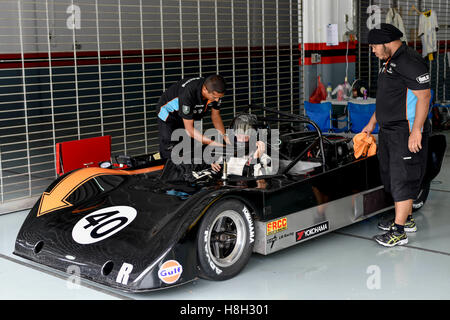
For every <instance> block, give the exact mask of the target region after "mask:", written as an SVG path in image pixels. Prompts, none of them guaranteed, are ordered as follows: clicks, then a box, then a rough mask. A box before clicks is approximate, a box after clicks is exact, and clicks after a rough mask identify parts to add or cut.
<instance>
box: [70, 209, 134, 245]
mask: <svg viewBox="0 0 450 320" xmlns="http://www.w3.org/2000/svg"><path fill="white" fill-rule="evenodd" d="M136 215H137V211H136V209H134V208H132V207H128V206H116V207H108V208H103V209H100V210H97V211H94V212H92V213H91V214H88V215H87V216H85V217H83V218H82V219H81V220H80V221H78V222H77V224H75V226H74V227H73V229H72V238H73V240H75V241H76V242H78V243H80V244H91V243H95V242H98V241H101V240H103V239H106V238H109V237H110V236H112V235H113V234H115V233H117V232H119V231H120V230H122V229H123V228H125V227H126V226H127V225H129V224H130V223H131V222H132V221H133V220H134V218H136Z"/></svg>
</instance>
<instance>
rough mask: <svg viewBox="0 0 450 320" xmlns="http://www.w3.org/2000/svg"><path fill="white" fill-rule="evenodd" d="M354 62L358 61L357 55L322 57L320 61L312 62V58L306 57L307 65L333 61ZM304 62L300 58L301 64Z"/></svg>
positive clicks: (331, 62)
mask: <svg viewBox="0 0 450 320" xmlns="http://www.w3.org/2000/svg"><path fill="white" fill-rule="evenodd" d="M346 62H348V63H354V62H356V56H348V57H347V59H346V57H345V56H336V57H322V58H321V61H320V63H312V62H311V58H305V64H304V65H305V66H312V65H317V64H333V63H346ZM301 64H302V60H301V58H300V59H299V65H301Z"/></svg>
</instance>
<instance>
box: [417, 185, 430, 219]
mask: <svg viewBox="0 0 450 320" xmlns="http://www.w3.org/2000/svg"><path fill="white" fill-rule="evenodd" d="M429 193H430V184H429V183H427V184H426V185H424V186H423V187H422V189H420V191H419V195H418V196H417V199H416V200H414V201H413V212H415V211H417V210H419V209H420V208H422V207H423V205H424V204H425V202H426V201H427V198H428V194H429Z"/></svg>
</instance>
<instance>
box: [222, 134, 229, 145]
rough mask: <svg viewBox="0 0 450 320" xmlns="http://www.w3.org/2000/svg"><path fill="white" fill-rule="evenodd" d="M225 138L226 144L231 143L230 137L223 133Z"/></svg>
mask: <svg viewBox="0 0 450 320" xmlns="http://www.w3.org/2000/svg"><path fill="white" fill-rule="evenodd" d="M223 140H224V141H225V143H226V144H231V142H230V138H228V136H227V135H226V134H224V135H223Z"/></svg>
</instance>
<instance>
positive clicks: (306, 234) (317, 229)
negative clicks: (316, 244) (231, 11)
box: [295, 221, 330, 242]
mask: <svg viewBox="0 0 450 320" xmlns="http://www.w3.org/2000/svg"><path fill="white" fill-rule="evenodd" d="M329 229H330V224H329V223H328V221H325V222H322V223H319V224H316V225H315V226H312V227H309V228H307V229H303V230H300V231H297V232H296V233H295V241H296V242H298V241H303V240H306V239H308V238H310V237H313V236H316V235H318V234H321V233H323V232H326V231H328V230H329Z"/></svg>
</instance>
